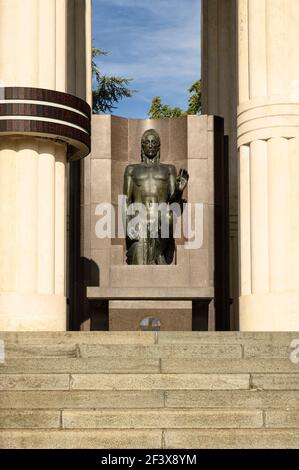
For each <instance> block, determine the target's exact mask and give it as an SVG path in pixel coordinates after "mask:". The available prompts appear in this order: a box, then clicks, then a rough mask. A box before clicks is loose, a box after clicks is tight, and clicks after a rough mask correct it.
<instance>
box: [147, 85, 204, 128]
mask: <svg viewBox="0 0 299 470" xmlns="http://www.w3.org/2000/svg"><path fill="white" fill-rule="evenodd" d="M188 92H189V94H190V96H189V98H188V109H187V111H183V110H182V109H181V108H179V107H178V106H175V107H174V108H171V107H170V106H168V105H167V104H163V103H162V100H161V97H160V96H155V98H153V100H152V103H151V107H150V109H149V110H148V115H149V117H150V119H161V118H166V117H179V116H185V115H186V114H198V113H200V111H201V80H197V81H196V82H195V83H193V84H192V85H191V87H190V88H188Z"/></svg>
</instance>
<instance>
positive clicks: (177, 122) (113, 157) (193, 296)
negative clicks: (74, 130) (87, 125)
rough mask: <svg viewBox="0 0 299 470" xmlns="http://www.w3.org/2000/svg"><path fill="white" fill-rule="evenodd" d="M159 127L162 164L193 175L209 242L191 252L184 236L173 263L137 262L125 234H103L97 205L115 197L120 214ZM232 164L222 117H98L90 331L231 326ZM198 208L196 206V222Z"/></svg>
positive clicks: (84, 227)
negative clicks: (129, 173) (131, 260)
mask: <svg viewBox="0 0 299 470" xmlns="http://www.w3.org/2000/svg"><path fill="white" fill-rule="evenodd" d="M151 128H153V129H156V130H157V132H158V133H159V135H160V138H161V156H160V161H161V163H171V164H173V165H175V166H176V168H177V171H179V169H180V168H185V169H186V170H187V171H188V173H189V182H188V186H187V189H186V190H185V192H184V195H183V196H184V198H185V199H186V200H187V202H189V203H202V204H203V242H202V245H201V247H200V248H197V249H191V250H190V249H186V247H185V240H184V237H183V235H182V237H181V238H180V239H176V247H175V253H174V258H173V261H172V263H171V264H169V265H163V266H158V265H154V266H146V265H145V266H129V265H127V263H126V249H125V240H124V239H122V238H117V234H116V236H115V238H112V239H109V238H105V239H100V238H97V236H96V232H95V226H96V223H97V221H98V220H99V218H100V217H99V215H97V214H96V207H97V205H98V204H99V203H103V202H108V203H111V204H112V205H113V207H114V208H115V212H116V214H118V196H119V195H121V194H122V193H123V176H124V171H125V168H126V166H127V165H128V164H129V163H139V162H140V152H141V136H142V134H143V132H144V131H145V130H147V129H151ZM226 168H227V158H226V152H225V141H224V138H223V120H222V119H221V118H218V117H214V116H184V117H180V118H170V119H159V120H150V119H147V120H141V119H126V118H121V117H116V116H110V115H98V116H97V115H96V116H93V118H92V152H91V155H90V156H89V157H88V158H87V159H85V162H84V177H83V178H82V181H83V187H82V196H81V199H83V200H81V209H82V212H81V247H82V249H81V250H82V251H83V252H81V257H82V256H83V259H85V260H86V263H85V264H86V269H85V280H84V282H85V286H87V289H86V298H87V299H86V302H85V305H88V312H85V322H83V329H109V330H140V329H143V327H142V326H141V325H145V324H149V325H151V324H153V325H155V326H154V327H153V328H154V329H155V328H157V329H161V330H185V331H186V330H187V331H188V330H192V329H193V330H214V329H215V326H216V328H217V323H218V329H223V328H222V327H221V325H222V324H224V323H225V321H223V318H224V317H225V315H227V311H226V306H227V304H228V298H227V292H228V285H227V284H228V276H226V264H227V263H226V255H227V254H228V253H226V248H227V243H226V240H227V236H226V235H227V231H226V225H227V207H226V205H227V191H226V188H227V178H226V174H227V171H226ZM193 211H194V207H193V205H192V209H191V216H192V220H193V221H194V214H193ZM217 239H218V241H217ZM219 240H220V242H219ZM216 258H217V263H218V265H217V263H215V259H216ZM92 273H93V274H92ZM217 304H218V306H217ZM215 310H216V314H215ZM220 310H221V311H220ZM148 318H151V319H154V322H151V321H150V322H148V321H147V320H146V319H148ZM142 320H143V322H142ZM157 324H158V325H159V327H157ZM149 329H150V328H149Z"/></svg>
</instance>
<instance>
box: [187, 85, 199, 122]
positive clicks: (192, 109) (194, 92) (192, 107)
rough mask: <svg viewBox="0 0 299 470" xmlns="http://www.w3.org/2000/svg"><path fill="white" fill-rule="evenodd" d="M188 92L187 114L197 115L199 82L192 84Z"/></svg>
mask: <svg viewBox="0 0 299 470" xmlns="http://www.w3.org/2000/svg"><path fill="white" fill-rule="evenodd" d="M188 92H189V93H190V94H191V96H189V99H188V105H189V107H188V109H187V114H199V113H200V112H201V80H197V82H195V83H193V85H191V87H190V88H188Z"/></svg>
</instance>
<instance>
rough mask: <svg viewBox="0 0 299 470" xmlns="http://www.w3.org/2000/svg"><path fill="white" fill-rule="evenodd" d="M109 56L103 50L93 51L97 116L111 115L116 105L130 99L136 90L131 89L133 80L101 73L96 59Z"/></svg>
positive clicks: (94, 102)
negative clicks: (101, 114)
mask: <svg viewBox="0 0 299 470" xmlns="http://www.w3.org/2000/svg"><path fill="white" fill-rule="evenodd" d="M107 54H108V52H106V51H104V50H103V49H98V48H96V47H93V49H92V76H93V79H94V80H95V83H96V85H95V87H94V88H93V92H92V94H93V112H94V113H96V114H99V113H111V112H112V110H113V109H115V106H114V104H115V103H118V102H119V101H120V100H122V99H123V98H130V97H131V96H133V94H134V93H135V90H131V89H130V88H129V84H130V82H131V81H132V79H129V78H122V77H113V76H112V77H110V76H108V75H103V74H102V73H101V71H100V70H99V68H98V66H97V64H96V57H98V56H101V55H107Z"/></svg>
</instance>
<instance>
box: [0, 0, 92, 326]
mask: <svg viewBox="0 0 299 470" xmlns="http://www.w3.org/2000/svg"><path fill="white" fill-rule="evenodd" d="M75 3H76V4H80V5H81V7H82V8H83V9H85V6H86V3H85V0H79V1H78V0H76V2H69V1H68V0H42V1H41V0H26V1H24V0H0V87H2V88H0V90H1V92H0V330H37V331H38V330H65V329H66V326H67V325H66V274H65V273H66V166H67V158H68V156H72V155H73V156H74V158H81V157H83V156H85V155H87V153H88V150H89V138H90V137H89V118H90V116H89V113H90V109H89V106H88V105H87V103H85V102H84V101H83V100H81V99H78V98H77V96H80V98H83V99H86V96H84V91H83V85H81V90H80V93H76V90H75V91H74V92H73V95H76V96H71V95H68V94H67V93H68V92H69V87H68V82H69V81H70V80H68V77H67V63H68V60H69V58H68V47H67V40H68V22H67V17H68V14H69V12H70V11H72V9H73V8H74V4H75ZM87 5H88V8H86V10H87V11H89V20H90V0H87ZM84 21H85V19H84ZM84 33H85V31H83V34H84ZM82 42H83V43H85V37H84V38H82ZM72 47H73V46H72ZM81 56H82V58H84V61H85V57H84V54H83V55H82V54H81ZM85 76H86V75H85V71H84V77H85ZM73 80H76V77H75V76H74V77H73ZM86 90H87V91H88V93H89V85H87V84H86ZM57 92H59V93H57Z"/></svg>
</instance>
